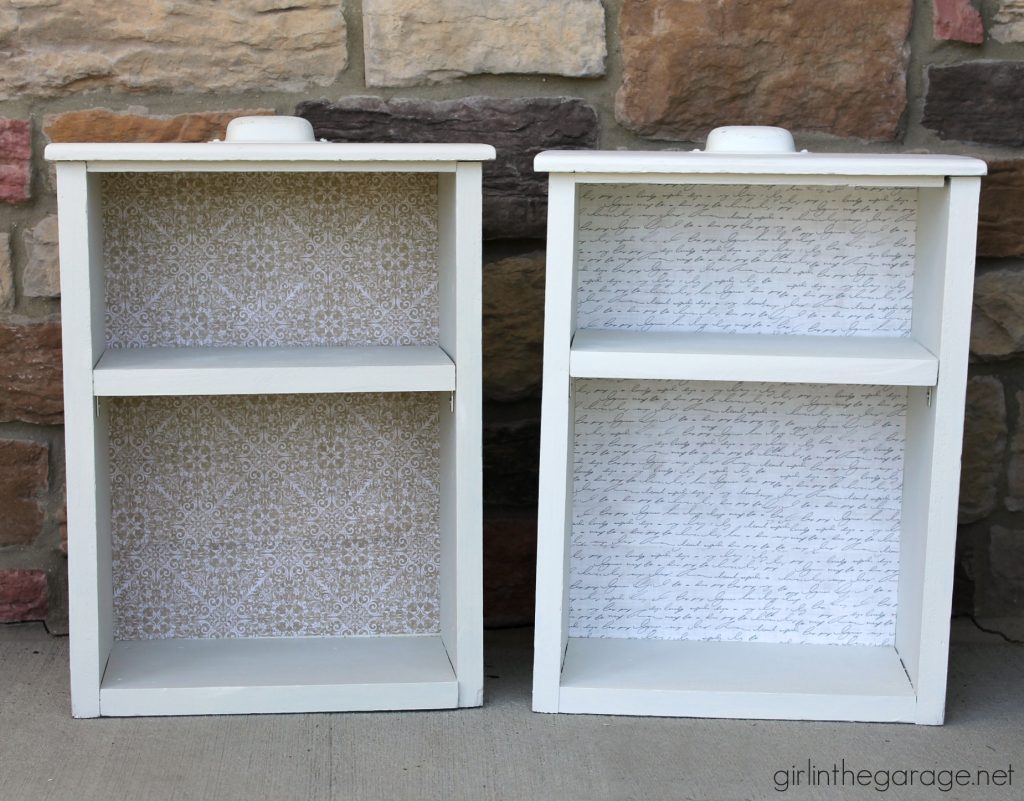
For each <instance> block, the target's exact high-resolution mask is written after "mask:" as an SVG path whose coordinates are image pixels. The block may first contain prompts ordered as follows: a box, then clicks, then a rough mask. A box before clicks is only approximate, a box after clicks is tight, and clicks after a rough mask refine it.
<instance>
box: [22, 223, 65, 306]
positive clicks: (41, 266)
mask: <svg viewBox="0 0 1024 801" xmlns="http://www.w3.org/2000/svg"><path fill="white" fill-rule="evenodd" d="M24 241H25V254H26V258H25V269H24V271H23V273H22V281H21V287H22V292H23V293H24V295H25V297H29V298H59V297H60V258H59V256H58V250H57V249H58V241H57V215H56V214H50V215H48V216H46V217H43V219H42V220H40V221H39V222H38V223H36V225H35V226H34V227H33V228H32V230H30V231H25V235H24Z"/></svg>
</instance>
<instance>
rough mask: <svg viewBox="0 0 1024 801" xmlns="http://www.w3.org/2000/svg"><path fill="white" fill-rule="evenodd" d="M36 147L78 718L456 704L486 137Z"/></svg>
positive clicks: (470, 612) (466, 642)
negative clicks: (54, 232)
mask: <svg viewBox="0 0 1024 801" xmlns="http://www.w3.org/2000/svg"><path fill="white" fill-rule="evenodd" d="M46 155H47V158H48V159H50V160H53V161H55V162H56V163H57V164H56V169H57V195H58V204H59V217H60V261H61V284H62V297H63V325H64V387H65V415H66V418H65V419H66V431H67V476H68V481H67V483H68V525H69V554H68V558H69V571H70V595H71V610H70V611H71V693H72V708H73V714H74V715H75V716H76V717H96V716H101V715H102V716H122V715H175V714H224V713H250V712H310V711H342V710H371V709H428V708H453V707H465V706H478V705H480V704H481V703H482V699H483V648H482V606H481V604H482V588H481V571H482V567H481V564H482V557H481V453H480V448H481V443H480V425H481V410H480V403H481V400H480V392H481V389H480V382H481V372H480V371H481V367H480V358H481V357H480V303H481V285H480V262H481V256H480V239H481V233H480V232H481V164H480V162H481V161H483V160H487V159H491V158H493V157H494V149H493V148H492V147H490V146H488V145H414V144H409V145H398V144H385V145H355V144H353V145H348V144H327V143H313V142H309V143H295V142H288V143H242V142H227V143H221V142H216V143H207V144H195V145H193V144H168V145H141V144H140V145H110V144H55V145H50V146H49V147H48V148H47V152H46Z"/></svg>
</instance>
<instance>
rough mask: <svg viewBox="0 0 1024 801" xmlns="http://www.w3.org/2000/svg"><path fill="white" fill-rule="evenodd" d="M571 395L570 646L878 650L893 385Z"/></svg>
mask: <svg viewBox="0 0 1024 801" xmlns="http://www.w3.org/2000/svg"><path fill="white" fill-rule="evenodd" d="M574 394H575V404H576V411H575V447H574V450H575V454H574V456H575V462H574V465H575V466H574V479H573V482H574V495H573V505H572V508H573V520H572V549H571V571H570V572H571V577H570V589H569V605H570V614H569V633H570V636H574V637H633V638H663V639H689V640H732V641H743V642H752V641H758V642H782V643H813V644H859V645H883V644H891V643H892V642H893V637H894V632H895V621H896V586H897V577H898V572H899V534H900V509H901V491H902V476H903V449H904V436H905V427H904V420H905V414H906V390H905V389H904V388H901V387H863V386H820V385H802V384H760V383H723V382H684V381H609V380H579V381H577V382H576V389H575V393H574Z"/></svg>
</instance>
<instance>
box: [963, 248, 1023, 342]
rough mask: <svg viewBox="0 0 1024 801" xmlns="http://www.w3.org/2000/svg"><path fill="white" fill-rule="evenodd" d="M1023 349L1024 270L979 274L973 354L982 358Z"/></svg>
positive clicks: (975, 297) (972, 336) (972, 338)
mask: <svg viewBox="0 0 1024 801" xmlns="http://www.w3.org/2000/svg"><path fill="white" fill-rule="evenodd" d="M1021 351H1024V270H1020V269H1014V268H1005V269H1000V270H986V271H985V272H982V273H978V275H977V277H976V278H975V280H974V313H973V316H972V318H971V353H972V354H973V355H974V356H976V357H978V358H981V359H991V358H1001V357H1005V356H1012V355H1013V354H1015V353H1019V352H1021Z"/></svg>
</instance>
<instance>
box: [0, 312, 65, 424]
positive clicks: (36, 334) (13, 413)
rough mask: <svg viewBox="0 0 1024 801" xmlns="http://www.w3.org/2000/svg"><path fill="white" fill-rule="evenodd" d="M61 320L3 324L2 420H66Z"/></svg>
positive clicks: (0, 331) (0, 352)
mask: <svg viewBox="0 0 1024 801" xmlns="http://www.w3.org/2000/svg"><path fill="white" fill-rule="evenodd" d="M63 392H64V381H63V377H62V373H61V331H60V323H58V322H45V323H25V324H20V325H19V324H11V323H0V422H10V421H12V420H21V421H22V422H25V423H39V424H42V425H55V424H59V423H61V422H63V420H64V396H63Z"/></svg>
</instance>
